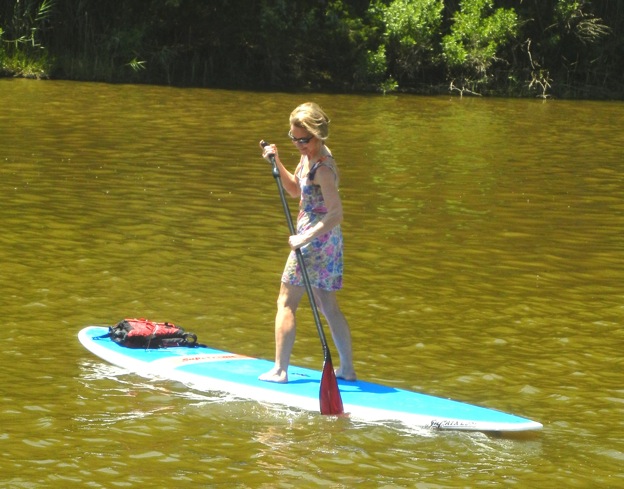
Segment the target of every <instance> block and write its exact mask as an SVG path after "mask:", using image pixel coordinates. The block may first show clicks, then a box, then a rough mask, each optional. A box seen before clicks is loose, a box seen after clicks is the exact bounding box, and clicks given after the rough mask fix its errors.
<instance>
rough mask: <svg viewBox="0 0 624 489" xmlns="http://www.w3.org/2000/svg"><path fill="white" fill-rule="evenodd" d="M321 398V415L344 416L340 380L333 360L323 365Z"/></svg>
mask: <svg viewBox="0 0 624 489" xmlns="http://www.w3.org/2000/svg"><path fill="white" fill-rule="evenodd" d="M319 397H320V401H321V414H330V415H331V414H333V415H336V414H344V408H343V406H342V397H340V390H339V389H338V380H337V379H336V373H335V372H334V366H333V365H332V362H331V359H329V360H326V361H325V363H324V365H323V375H322V377H321V392H320V393H319Z"/></svg>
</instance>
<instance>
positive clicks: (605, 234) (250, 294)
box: [0, 80, 624, 488]
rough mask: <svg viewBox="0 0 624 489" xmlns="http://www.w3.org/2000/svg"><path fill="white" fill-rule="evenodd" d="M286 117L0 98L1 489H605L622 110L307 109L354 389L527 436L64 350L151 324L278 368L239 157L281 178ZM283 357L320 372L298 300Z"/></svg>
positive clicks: (261, 100)
mask: <svg viewBox="0 0 624 489" xmlns="http://www.w3.org/2000/svg"><path fill="white" fill-rule="evenodd" d="M304 98H308V97H307V96H305V97H303V96H300V95H289V94H259V93H249V92H230V91H212V90H194V89H190V90H180V89H171V88H162V87H145V86H125V85H98V84H80V83H65V82H33V81H27V80H0V102H1V105H2V107H3V110H2V112H0V158H1V159H2V167H1V169H0V172H1V179H0V185H1V186H2V205H1V206H0V219H1V222H2V224H3V232H2V233H1V234H0V260H1V261H2V274H0V291H1V294H0V307H1V309H2V311H3V315H4V324H5V333H6V334H5V342H4V355H3V356H2V359H1V360H0V365H1V367H2V371H3V372H4V374H5V378H6V379H10V380H7V381H6V382H4V383H3V384H2V394H3V396H2V399H3V403H2V414H3V420H4V422H3V429H2V430H0V449H1V451H2V455H3V457H2V458H0V469H1V470H2V474H3V477H2V479H3V482H2V483H0V487H29V488H35V487H37V488H38V487H42V488H43V487H56V486H58V487H61V486H69V485H75V486H84V487H111V486H113V485H122V486H124V487H187V486H188V487H191V486H193V487H195V486H197V485H199V486H214V485H220V484H230V485H231V484H235V485H237V486H238V487H302V486H305V487H316V486H319V487H321V486H322V487H326V486H327V485H328V484H329V485H334V486H336V487H352V486H354V485H356V484H372V485H373V486H380V487H383V486H387V487H477V486H480V485H491V484H494V485H496V484H499V485H500V484H501V483H509V484H516V485H518V486H522V487H537V486H539V487H559V486H561V485H562V483H565V484H566V485H568V486H575V487H583V486H587V485H589V484H592V485H599V486H602V487H618V486H623V485H624V480H623V479H622V475H621V470H620V469H619V467H620V466H621V463H622V460H623V459H624V456H623V453H624V445H623V444H622V440H621V437H620V436H619V433H621V432H622V428H623V425H622V423H623V421H622V417H621V406H622V402H623V399H624V397H623V395H622V389H621V378H622V357H621V349H622V344H623V339H624V338H623V333H622V328H621V325H622V316H623V314H622V313H623V306H622V299H623V296H624V294H623V292H622V286H621V283H622V277H623V276H624V273H623V272H624V270H623V267H624V265H623V263H624V261H623V260H622V251H623V250H624V238H623V237H622V232H621V229H622V227H623V225H624V199H623V196H624V192H623V191H622V190H623V183H624V175H623V172H622V166H621V149H622V147H624V136H622V132H621V127H623V125H624V107H623V106H622V105H621V104H617V103H607V104H604V103H593V102H560V101H548V102H547V103H543V102H541V101H532V100H529V101H527V100H488V99H463V100H460V99H457V98H450V97H439V98H425V97H406V96H386V97H381V96H339V95H319V96H315V97H313V98H314V99H315V100H316V101H318V102H320V103H321V105H323V106H324V107H325V108H326V109H327V111H328V113H329V114H330V116H331V118H332V135H331V138H330V140H329V145H330V147H331V148H332V150H333V151H334V153H335V154H336V156H337V159H338V163H339V166H340V168H341V175H342V178H341V182H342V188H341V193H342V197H343V200H344V206H345V211H346V221H345V223H344V231H345V239H346V247H347V248H346V277H345V283H346V288H345V290H344V291H342V292H341V294H340V300H341V303H342V305H343V308H344V311H345V313H346V314H347V316H348V318H349V321H350V323H351V325H352V328H353V336H354V344H355V348H356V363H357V366H356V367H357V369H358V372H359V374H360V375H361V376H362V377H363V378H366V379H367V380H372V381H378V382H383V383H385V384H388V385H391V386H393V387H403V388H411V389H417V390H421V391H424V392H427V393H431V394H436V395H441V396H444V397H453V398H456V399H458V400H463V401H468V402H472V403H476V404H481V405H484V406H487V407H492V408H496V409H500V410H503V411H509V412H514V413H517V414H520V415H524V416H526V417H529V418H532V419H535V420H537V421H540V422H542V423H544V425H545V430H544V431H543V432H542V433H540V434H538V435H537V436H532V437H530V438H527V439H515V438H496V437H491V436H486V435H482V434H466V433H435V432H407V431H405V430H404V429H402V428H401V427H398V426H392V425H371V424H359V423H355V422H353V421H350V420H347V419H339V420H336V419H331V418H323V417H319V416H314V415H310V414H307V413H300V412H296V411H291V410H288V409H285V408H276V407H272V406H263V405H259V404H257V403H251V402H244V401H238V402H232V400H231V399H229V398H224V397H223V396H221V395H219V394H218V393H207V394H203V393H197V392H194V391H192V390H189V389H187V388H186V387H185V386H182V385H178V384H175V383H174V384H172V383H165V382H162V381H158V380H149V379H140V378H138V377H136V376H134V375H130V374H126V373H124V372H123V371H118V370H117V369H115V368H113V367H110V366H105V365H103V364H102V363H100V362H98V361H97V359H95V358H93V357H92V356H91V355H90V354H89V353H88V352H86V351H85V350H83V349H82V348H81V346H80V345H79V344H78V342H77V341H76V338H75V335H76V333H77V331H78V329H79V328H80V327H81V326H83V325H87V324H112V323H115V322H117V321H118V320H119V319H121V318H122V317H124V316H146V317H151V318H154V319H157V320H170V321H175V322H176V323H178V324H180V325H182V326H183V327H186V328H188V329H189V330H192V331H194V332H196V333H198V335H199V338H200V340H201V341H203V342H206V343H209V344H210V345H211V346H214V347H216V348H221V349H225V350H229V351H236V352H240V353H244V354H247V355H253V356H261V357H265V358H271V357H272V355H273V343H272V341H273V339H272V322H273V314H274V301H275V296H276V293H277V288H278V281H279V277H280V274H281V269H282V266H283V261H284V260H285V257H286V253H287V246H286V234H287V229H286V225H285V222H284V218H283V215H282V212H281V207H280V204H279V197H278V196H277V194H276V191H275V188H274V187H275V184H274V181H273V178H272V177H271V175H270V166H269V165H267V164H266V163H265V162H264V161H263V160H262V159H261V158H260V152H259V149H258V145H257V142H258V140H260V139H267V140H269V141H271V142H276V143H277V144H278V145H279V147H280V154H281V156H282V159H283V160H285V161H288V160H290V161H291V162H292V164H293V165H294V163H295V162H296V155H295V150H294V148H293V147H292V145H291V143H290V142H289V141H288V140H287V138H286V136H285V134H286V132H287V130H288V127H287V117H288V114H289V113H290V111H291V109H292V108H293V107H294V106H295V105H297V104H298V103H300V102H302V101H303V100H304ZM291 208H293V209H294V203H293V204H291ZM33 352H34V354H33ZM294 357H295V358H294V362H295V363H298V364H302V365H305V366H308V367H315V368H318V367H320V362H321V361H322V360H321V348H320V346H319V341H318V337H317V336H316V333H315V328H314V325H313V322H312V320H311V317H310V314H308V313H307V312H306V311H305V308H303V309H302V311H301V313H300V333H299V338H298V340H297V345H296V348H295V352H294ZM590 481H591V482H590ZM419 484H420V485H419ZM371 487H372V486H371Z"/></svg>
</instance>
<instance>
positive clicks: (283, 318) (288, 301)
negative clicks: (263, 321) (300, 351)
mask: <svg viewBox="0 0 624 489" xmlns="http://www.w3.org/2000/svg"><path fill="white" fill-rule="evenodd" d="M304 292H305V289H304V288H303V287H298V286H296V285H291V284H285V283H282V284H281V287H280V293H279V296H278V298H277V314H276V315H275V365H274V367H273V368H272V369H271V370H269V371H268V372H266V373H264V374H262V375H261V376H260V377H258V378H259V379H260V380H264V381H266V382H279V383H283V382H288V365H289V364H290V354H291V352H292V349H293V346H294V344H295V334H296V330H297V325H296V320H295V313H296V312H297V307H298V306H299V302H300V301H301V297H303V294H304Z"/></svg>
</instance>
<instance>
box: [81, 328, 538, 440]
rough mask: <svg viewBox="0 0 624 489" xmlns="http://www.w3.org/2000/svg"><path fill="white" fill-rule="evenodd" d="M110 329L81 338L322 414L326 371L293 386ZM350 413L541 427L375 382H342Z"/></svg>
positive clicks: (136, 368)
mask: <svg viewBox="0 0 624 489" xmlns="http://www.w3.org/2000/svg"><path fill="white" fill-rule="evenodd" d="M107 333H108V328H106V327H101V326H88V327H86V328H84V329H83V330H81V331H80V333H79V334H78V339H79V340H80V342H81V343H82V344H83V345H84V346H85V348H87V350H89V351H90V352H91V353H93V354H95V355H96V356H98V357H100V358H102V359H103V360H106V361H107V362H110V363H112V364H113V365H117V366H119V367H123V368H126V369H128V370H130V371H132V372H134V373H137V374H139V375H142V376H147V377H154V376H155V377H158V378H162V379H169V380H175V381H179V382H182V383H184V384H185V385H188V386H189V387H191V388H194V389H197V390H201V391H211V392H226V393H229V394H232V395H234V396H236V397H240V398H241V399H251V400H256V401H260V402H267V403H273V404H282V405H287V406H291V407H295V408H300V409H304V410H308V411H314V412H318V411H319V387H320V381H321V372H318V371H316V370H311V369H306V368H301V367H295V366H291V367H290V368H289V370H288V378H289V382H288V383H287V384H275V383H270V382H263V381H260V380H258V376H259V375H260V374H262V373H264V372H266V371H268V370H270V369H271V368H272V367H273V362H270V361H268V360H261V359H257V358H251V357H246V356H243V355H237V354H235V353H228V352H224V351H219V350H214V349H212V348H209V347H205V346H196V347H175V348H161V349H149V350H146V349H136V348H127V347H124V346H121V345H119V344H117V343H115V342H113V341H112V340H111V339H110V338H109V337H108V336H107ZM338 385H339V388H340V394H341V396H342V401H343V404H344V410H345V413H348V414H349V416H351V417H352V418H354V419H359V420H364V421H398V422H401V423H403V424H405V425H406V426H411V427H425V428H437V429H444V430H449V429H452V430H469V431H498V432H518V431H530V430H539V429H541V428H542V425H541V424H540V423H537V422H535V421H531V420H529V419H525V418H521V417H519V416H514V415H511V414H506V413H503V412H500V411H495V410H493V409H487V408H483V407H478V406H473V405H470V404H465V403H462V402H458V401H453V400H450V399H443V398H440V397H434V396H429V395H425V394H419V393H417V392H411V391H407V390H403V389H396V388H393V387H387V386H383V385H379V384H373V383H370V382H363V381H361V380H358V381H357V382H348V381H342V380H338Z"/></svg>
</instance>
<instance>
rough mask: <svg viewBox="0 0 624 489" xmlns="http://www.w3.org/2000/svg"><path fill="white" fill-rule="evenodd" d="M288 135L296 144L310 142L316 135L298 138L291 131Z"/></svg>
mask: <svg viewBox="0 0 624 489" xmlns="http://www.w3.org/2000/svg"><path fill="white" fill-rule="evenodd" d="M288 137H289V138H290V140H291V141H292V142H293V143H295V144H308V143H309V142H310V141H311V140H312V139H314V136H310V137H307V138H296V137H295V136H293V135H292V133H291V132H290V131H289V132H288Z"/></svg>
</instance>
